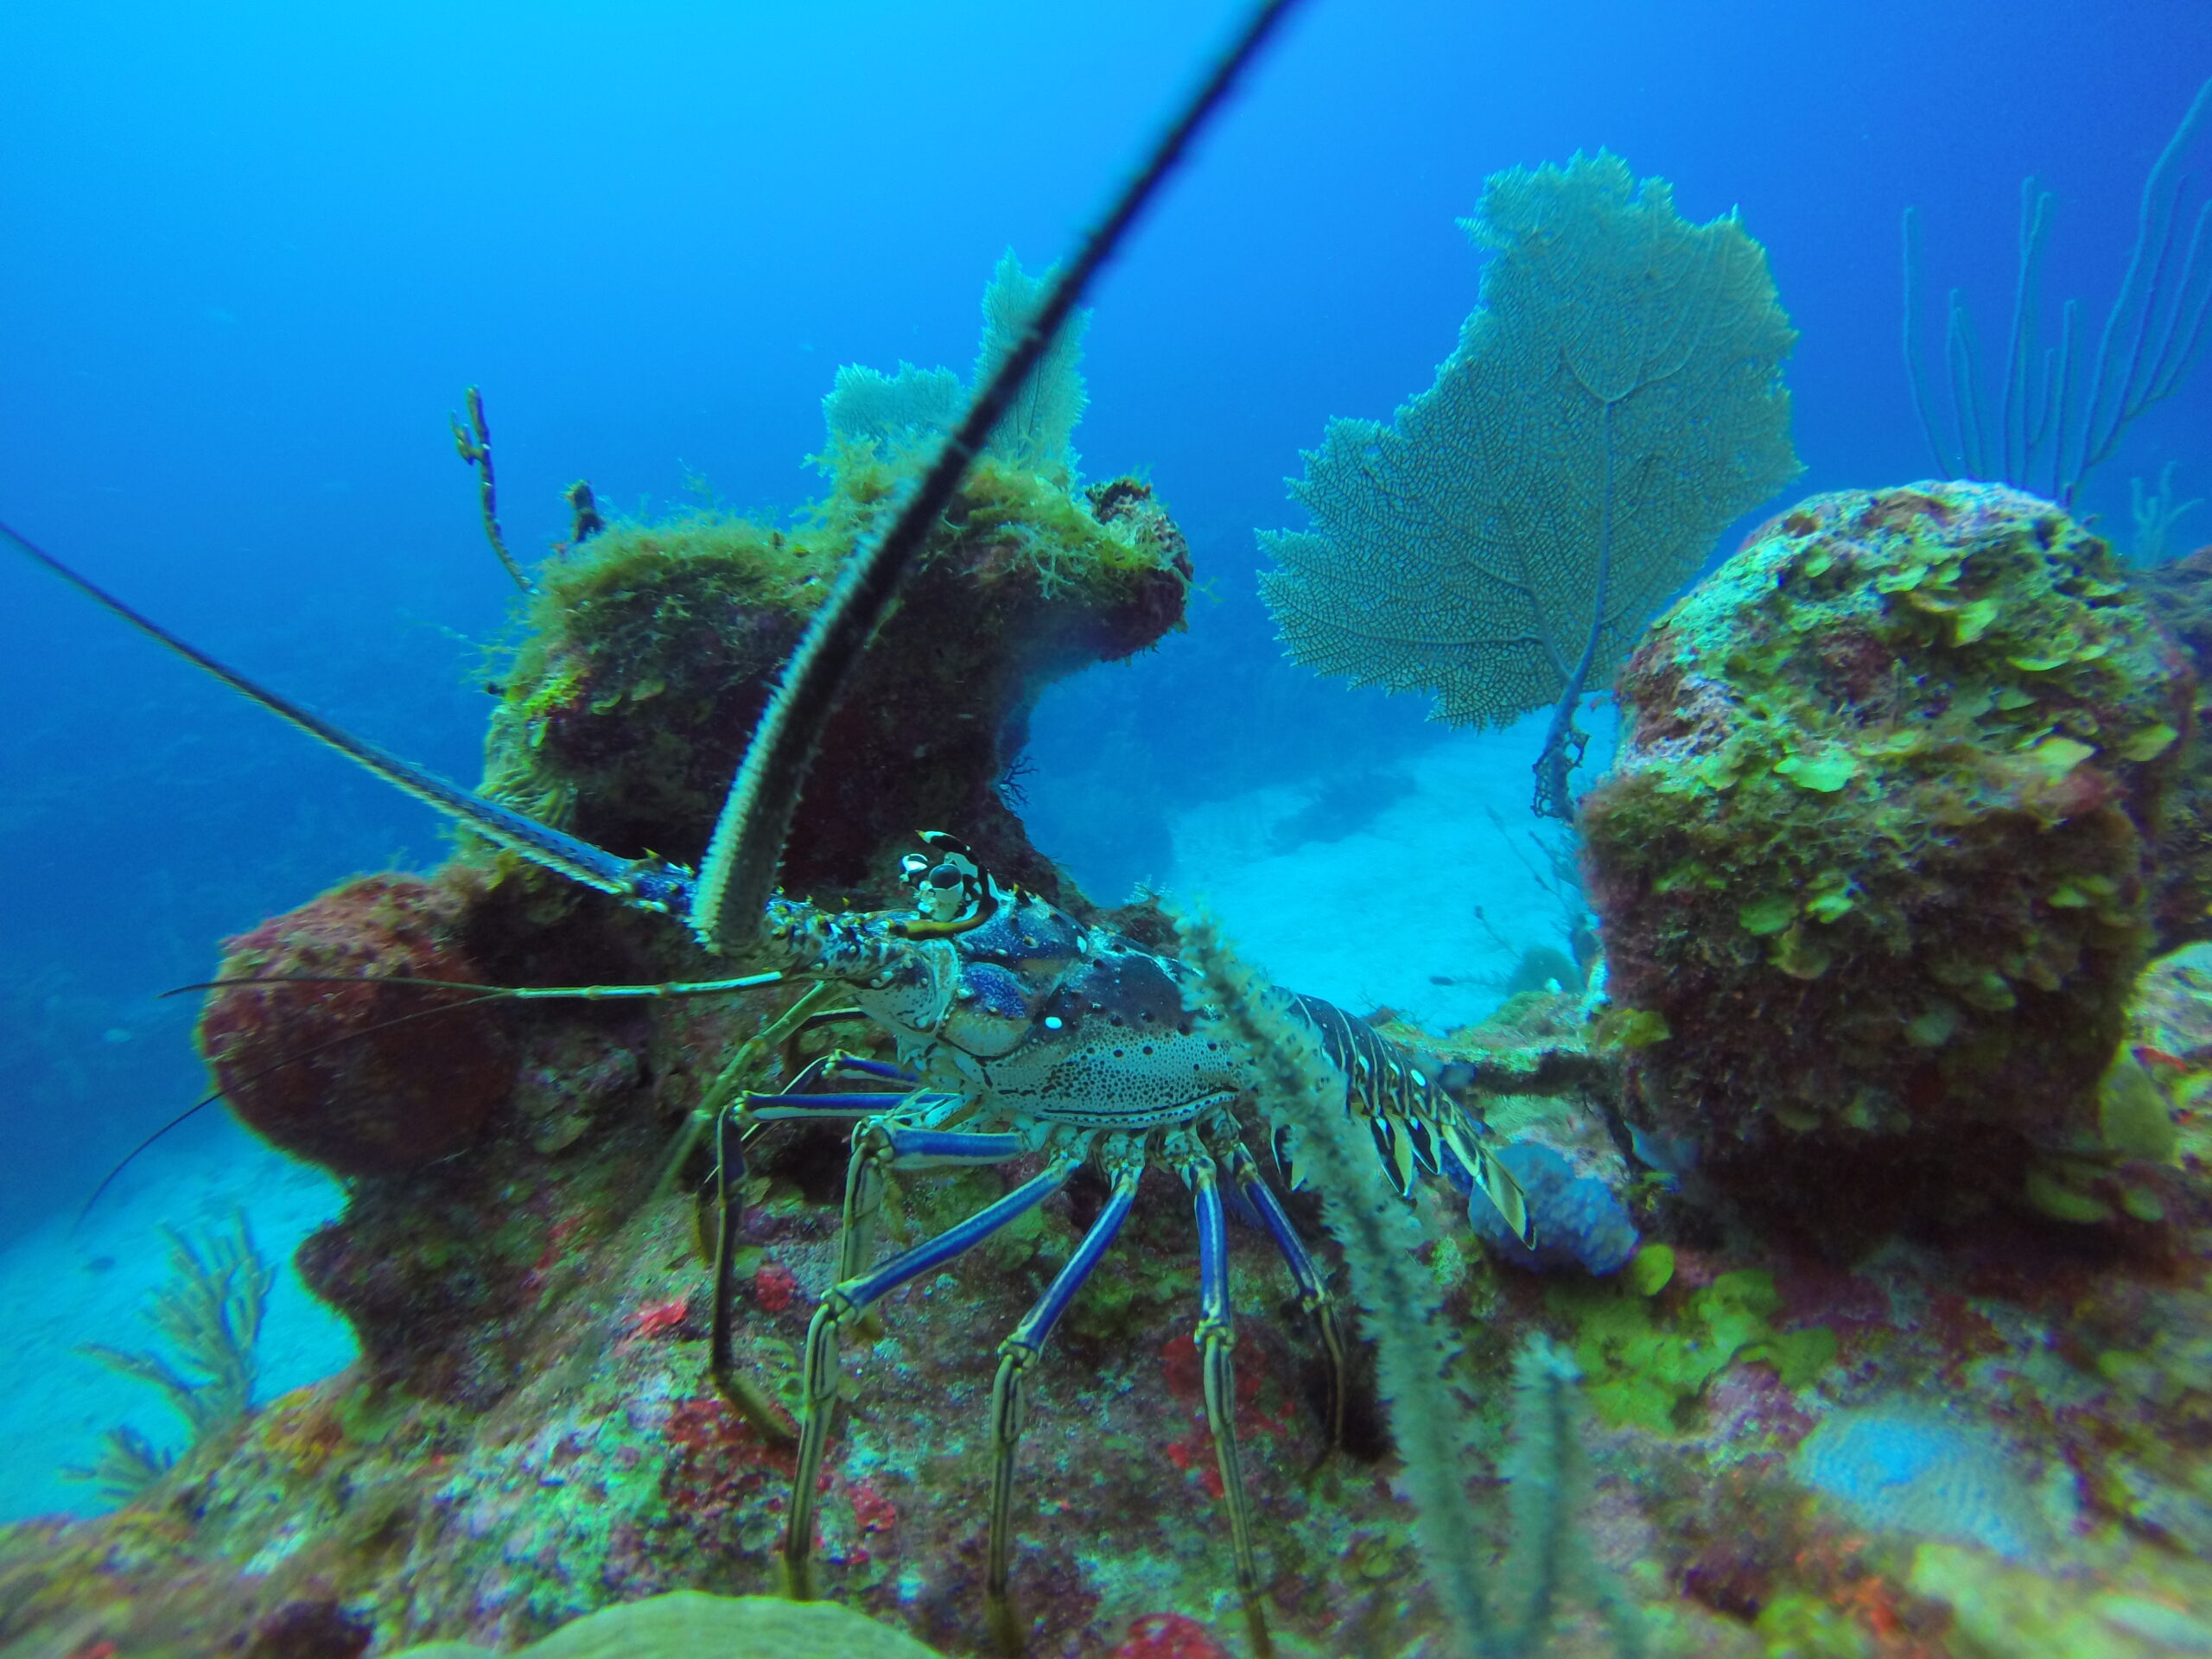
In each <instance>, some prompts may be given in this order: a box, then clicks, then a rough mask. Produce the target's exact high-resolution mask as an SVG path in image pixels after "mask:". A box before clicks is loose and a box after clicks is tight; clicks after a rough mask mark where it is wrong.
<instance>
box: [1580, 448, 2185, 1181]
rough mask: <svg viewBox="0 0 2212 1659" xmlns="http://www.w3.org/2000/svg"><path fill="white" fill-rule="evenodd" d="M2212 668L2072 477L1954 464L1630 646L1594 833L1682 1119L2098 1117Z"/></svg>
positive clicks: (2027, 1124)
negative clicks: (2159, 843)
mask: <svg viewBox="0 0 2212 1659" xmlns="http://www.w3.org/2000/svg"><path fill="white" fill-rule="evenodd" d="M2193 691H2194V683H2193V677H2192V675H2191V673H2190V670H2189V668H2188V667H2187V665H2186V664H2185V662H2184V661H2183V658H2181V657H2180V655H2179V653H2178V652H2176V651H2175V650H2174V648H2173V647H2172V646H2171V645H2170V644H2169V643H2168V642H2167V640H2166V639H2165V638H2164V636H2163V635H2162V634H2161V633H2160V632H2159V631H2158V628H2157V627H2156V626H2154V625H2153V624H2152V620H2151V619H2150V617H2149V616H2148V614H2147V613H2145V610H2144V609H2143V607H2141V606H2140V605H2139V603H2138V602H2137V601H2136V600H2135V599H2134V597H2133V594H2131V592H2130V590H2129V588H2128V586H2127V584H2126V581H2125V580H2124V578H2123V575H2122V573H2121V571H2120V568H2119V566H2118V564H2117V563H2116V561H2115V560H2114V559H2113V556H2112V554H2111V552H2110V550H2109V549H2107V546H2106V545H2105V543H2103V542H2101V541H2100V540H2099V539H2098V538H2097V537H2094V536H2092V535H2090V534H2088V532H2087V531H2084V530H2083V529H2082V527H2081V526H2080V525H2078V524H2075V522H2074V521H2073V520H2072V519H2071V518H2069V517H2068V516H2067V515H2066V514H2065V512H2063V511H2062V510H2061V509H2059V508H2058V507H2056V506H2054V505H2051V504H2050V503H2049V502H2045V501H2042V500H2038V499H2036V498H2034V497H2032V496H2028V495H2024V494H2022V493H2019V492H2018V491H2015V490H2011V489H2007V488H2004V487H2002V486H1995V485H1986V484H1974V483H1946V482H1924V483H1920V484H1915V485H1912V486H1908V487H1906V488H1904V489H1891V490H1854V491H1840V492H1837V493H1832V494H1827V495H1818V496H1814V497H1812V498H1810V499H1807V500H1805V501H1802V502H1801V503H1799V504H1798V505H1796V506H1795V507H1793V508H1791V509H1790V510H1789V511H1788V512H1784V513H1783V514H1780V515H1778V516H1777V518H1773V519H1771V520H1770V521H1769V522H1768V523H1767V524H1764V525H1762V526H1761V527H1760V528H1759V529H1758V531H1754V532H1753V533H1752V535H1751V537H1750V538H1749V539H1748V540H1747V541H1746V542H1745V544H1744V546H1743V547H1742V548H1741V549H1740V550H1738V552H1737V553H1736V554H1735V555H1734V556H1732V557H1731V558H1730V559H1728V560H1727V561H1726V563H1724V564H1723V565H1722V566H1721V567H1720V568H1719V569H1718V570H1716V571H1715V572H1714V573H1713V575H1710V576H1709V577H1707V579H1706V580H1705V581H1704V582H1701V583H1700V584H1699V585H1698V587H1697V588H1694V589H1693V590H1692V591H1691V592H1690V594H1688V595H1687V596H1686V597H1685V598H1683V599H1682V600H1681V601H1679V602H1678V603H1677V604H1676V605H1675V607H1673V608H1672V609H1671V610H1669V612H1668V613H1666V614H1665V615H1663V616H1662V618H1661V619H1660V620H1659V621H1658V622H1656V624H1655V625H1654V626H1653V627H1652V629H1651V631H1650V632H1649V635H1648V636H1647V637H1646V639H1644V641H1643V645H1641V646H1640V647H1639V649H1638V650H1637V652H1636V653H1635V655H1634V656H1633V658H1631V659H1630V663H1629V664H1628V666H1627V668H1626V669H1625V670H1624V671H1623V674H1622V677H1621V681H1620V685H1619V695H1620V700H1621V704H1622V708H1623V711H1624V721H1625V728H1626V729H1625V735H1624V741H1623V745H1622V749H1621V754H1620V759H1619V763H1618V767H1617V769H1616V771H1615V772H1614V773H1613V775H1612V776H1611V778H1609V779H1607V780H1606V781H1605V783H1604V784H1603V785H1600V787H1599V789H1597V790H1596V791H1593V792H1592V795H1591V796H1590V797H1589V798H1588V799H1587V800H1586V802H1585V804H1584V806H1583V810H1582V829H1583V834H1584V838H1585V842H1586V849H1587V852H1586V859H1587V875H1588V879H1589V884H1590V890H1591V895H1592V902H1593V904H1594V906H1595V908H1596V909H1597V911H1598V912H1599V917H1600V918H1601V921H1602V925H1603V929H1604V934H1605V948H1606V955H1607V958H1608V961H1609V963H1610V965H1611V976H1612V978H1611V985H1612V994H1613V997H1614V1000H1615V1002H1616V1004H1617V1005H1618V1006H1619V1007H1624V1008H1626V1009H1629V1010H1630V1011H1633V1012H1635V1013H1637V1014H1644V1015H1648V1016H1650V1018H1649V1019H1648V1020H1645V1021H1644V1022H1643V1028H1644V1029H1646V1030H1648V1031H1649V1032H1651V1033H1661V1032H1663V1033H1665V1034H1664V1036H1663V1037H1662V1038H1661V1039H1659V1040H1656V1041H1654V1042H1651V1043H1650V1044H1649V1046H1646V1047H1643V1048H1642V1049H1640V1050H1639V1051H1638V1058H1637V1069H1638V1071H1639V1073H1640V1077H1639V1081H1640V1083H1641V1084H1642V1093H1643V1097H1644V1100H1645V1104H1646V1109H1647V1113H1648V1116H1649V1120H1650V1121H1649V1124H1648V1127H1649V1128H1653V1129H1655V1130H1656V1131H1659V1132H1664V1133H1668V1134H1689V1135H1697V1136H1699V1137H1700V1138H1701V1139H1703V1140H1704V1141H1706V1142H1707V1145H1708V1146H1710V1147H1713V1148H1714V1149H1715V1150H1716V1151H1717V1152H1719V1154H1722V1155H1723V1157H1724V1158H1725V1157H1726V1155H1727V1154H1728V1153H1729V1151H1730V1149H1731V1148H1737V1149H1743V1148H1746V1147H1753V1148H1755V1147H1762V1146H1770V1145H1771V1144H1772V1143H1773V1141H1775V1140H1776V1138H1777V1137H1781V1138H1783V1139H1792V1138H1794V1139H1797V1140H1800V1141H1802V1140H1803V1139H1804V1138H1806V1137H1813V1138H1814V1139H1815V1140H1822V1139H1826V1140H1833V1139H1834V1138H1836V1137H1844V1138H1847V1139H1864V1138H1866V1137H1889V1136H1910V1137H1914V1138H1916V1139H1917V1140H1919V1141H1922V1142H1923V1143H1927V1142H1929V1141H1934V1142H1937V1143H1940V1142H1942V1141H1945V1140H1946V1139H1947V1138H1948V1137H1960V1138H1961V1141H1960V1143H1961V1145H1963V1144H1966V1143H1967V1141H1969V1140H1971V1139H1972V1138H1973V1137H1974V1136H1975V1135H1980V1136H1982V1137H1983V1138H1984V1139H1986V1130H1987V1129H1988V1128H1989V1127H1991V1126H1993V1125H1994V1126H1998V1127H2001V1128H2007V1129H2012V1130H2017V1131H2018V1133H2019V1134H2020V1135H2022V1136H2023V1137H2024V1138H2025V1139H2027V1140H2029V1141H2037V1142H2045V1141H2053V1140H2057V1139H2063V1138H2065V1137H2067V1136H2068V1135H2070V1134H2072V1133H2074V1132H2075V1130H2076V1129H2078V1128H2079V1127H2080V1126H2081V1125H2082V1122H2084V1121H2085V1120H2087V1119H2089V1118H2090V1117H2092V1116H2093V1115H2094V1109H2095V1099H2096V1084H2097V1080H2098V1078H2099V1077H2100V1075H2101V1072H2102V1071H2103V1070H2104V1068H2105V1066H2106V1065H2107V1061H2108V1060H2109V1059H2110V1058H2111V1056H2112V1053H2113V1046H2114V1045H2115V1043H2116V1042H2117V1040H2118V1039H2119V1036H2120V1027H2121V1020H2122V1014H2123V1007H2124V1001H2125V998H2126V993H2127V989H2128V986H2129V984H2130V982H2131V981H2132V979H2133V975H2134V972H2135V969H2137V967H2138V966H2139V964H2140V963H2141V961H2142V959H2143V957H2144V953H2145V944H2146V939H2147V929H2146V925H2145V924H2146V902H2145V891H2146V888H2145V861H2146V845H2147V842H2148V837H2149V836H2150V835H2151V834H2152V833H2153V831H2154V829H2155V826H2156V823H2157V822H2158V814H2159V810H2160V804H2161V795H2162V791H2163V790H2164V785H2165V780H2166V778H2167V775H2168V772H2169V771H2170V769H2171V766H2172V765H2173V763H2174V760H2175V757H2176V755H2177V753H2178V752H2179V751H2180V749H2181V747H2182V746H2183V741H2184V740H2185V734H2187V733H2188V731H2189V728H2190V719H2191V715H2190V709H2191V703H2192V697H2193Z"/></svg>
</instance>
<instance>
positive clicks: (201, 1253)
mask: <svg viewBox="0 0 2212 1659" xmlns="http://www.w3.org/2000/svg"><path fill="white" fill-rule="evenodd" d="M162 1231H163V1232H165V1233H167V1234H168V1241H169V1268H170V1272H169V1279H168V1283H167V1284H165V1285H164V1286H162V1288H161V1289H160V1290H159V1291H158V1292H157V1293H156V1295H155V1298H154V1301H153V1305H152V1306H151V1307H150V1308H149V1310H148V1318H149V1319H150V1320H151V1321H152V1323H153V1325H154V1328H155V1329H156V1331H158V1332H161V1334H162V1336H164V1337H166V1338H168V1344H169V1347H170V1350H171V1353H172V1354H173V1356H174V1357H170V1356H165V1355H162V1354H161V1353H157V1352H152V1351H144V1350H130V1349H122V1348H110V1347H107V1346H105V1345H104V1344H88V1345H86V1347H85V1348H83V1349H82V1350H80V1351H81V1352H83V1353H85V1354H87V1355H89V1356H90V1357H92V1358H93V1359H96V1360H98V1361H99V1363H101V1364H103V1365H105V1366H106V1367H108V1368H109V1369H110V1370H114V1371H119V1372H121V1373H122V1374H123V1375H124V1376H130V1377H136V1378H137V1379H138V1380H139V1381H140V1382H142V1383H152V1384H153V1385H154V1386H155V1387H156V1388H157V1389H161V1391H162V1393H163V1394H164V1395H167V1396H168V1402H169V1404H170V1405H172V1406H173V1407H175V1408H176V1411H177V1414H178V1415H180V1416H181V1417H182V1418H183V1419H184V1421H185V1423H186V1425H187V1426H188V1427H189V1428H190V1430H191V1433H192V1440H193V1443H194V1445H197V1444H199V1443H200V1441H201V1440H206V1439H207V1437H208V1436H209V1435H210V1434H212V1433H215V1432H217V1431H218V1430H219V1429H220V1428H222V1427H223V1426H224V1425H225V1424H226V1423H230V1422H232V1421H236V1420H237V1419H238V1418H240V1417H243V1416H244V1415H245V1414H246V1412H247V1411H249V1410H250V1409H251V1408H252V1405H253V1387H254V1381H255V1378H256V1376H257V1370H258V1368H257V1363H256V1361H255V1357H254V1345H255V1344H256V1343H257V1342H258V1341H259V1339H260V1337H261V1317H262V1313H263V1311H264V1308H265V1307H266V1306H267V1305H268V1300H269V1287H270V1285H271V1284H272V1283H273V1282H274V1281H275V1279H276V1270H275V1269H274V1268H271V1267H270V1265H269V1263H268V1262H266V1261H264V1259H263V1257H262V1255H261V1252H260V1250H259V1249H257V1248H256V1247H255V1245H254V1242H253V1234H252V1232H251V1230H250V1229H249V1228H248V1227H247V1225H246V1218H245V1211H242V1210H241V1211H238V1212H236V1213H235V1214H234V1215H233V1216H232V1218H231V1226H230V1230H228V1231H227V1232H210V1233H208V1234H207V1236H205V1237H204V1238H202V1239H200V1241H199V1242H198V1243H194V1241H193V1240H192V1239H190V1238H188V1237H187V1236H185V1235H184V1234H183V1233H181V1232H180V1231H178V1230H176V1229H175V1228H173V1227H165V1228H163V1229H162ZM168 1464H169V1459H168V1457H167V1456H166V1455H164V1454H163V1453H162V1452H159V1451H158V1450H157V1449H156V1447H155V1446H154V1445H153V1443H152V1442H151V1441H150V1440H148V1439H147V1438H146V1437H145V1436H144V1435H143V1434H141V1433H138V1432H137V1430H135V1429H133V1428H130V1427H127V1426H126V1427H121V1428H118V1429H114V1430H111V1431H110V1433H109V1434H108V1450H107V1452H106V1453H105V1455H104V1456H103V1457H102V1458H101V1459H100V1461H99V1464H97V1465H94V1466H93V1467H92V1468H91V1469H80V1470H73V1471H70V1472H71V1473H73V1474H74V1475H77V1476H79V1478H83V1479H87V1480H97V1481H99V1483H100V1484H101V1486H102V1489H103V1490H104V1491H107V1492H109V1493H110V1495H111V1496H115V1497H126V1496H128V1495H129V1494H130V1493H131V1492H134V1491H137V1490H138V1489H139V1488H140V1487H143V1485H145V1484H147V1483H148V1482H149V1481H151V1480H153V1479H155V1478H157V1477H158V1476H160V1475H161V1474H162V1472H163V1471H165V1470H166V1469H167V1468H168Z"/></svg>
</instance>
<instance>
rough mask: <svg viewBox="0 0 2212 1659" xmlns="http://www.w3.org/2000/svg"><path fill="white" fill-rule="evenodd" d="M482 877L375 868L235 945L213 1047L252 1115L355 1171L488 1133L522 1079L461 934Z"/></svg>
mask: <svg viewBox="0 0 2212 1659" xmlns="http://www.w3.org/2000/svg"><path fill="white" fill-rule="evenodd" d="M476 896H477V894H476V887H475V885H474V877H472V876H471V875H470V874H469V873H468V872H467V870H466V869H465V868H462V867H459V866H454V867H449V868H448V870H446V871H444V872H442V873H441V874H439V875H438V876H436V877H435V878H432V879H429V880H424V879H423V878H422V877H419V876H412V875H371V876H364V877H361V878H360V879H359V880H354V881H349V882H347V883H346V884H345V885H344V886H343V887H337V888H334V889H333V890H332V891H331V892H329V893H325V894H323V895H322V896H321V898H319V899H314V900H312V901H310V902H309V903H308V904H305V905H302V906H300V907H299V908H298V909H297V910H293V911H288V912H285V913H284V914H283V915H282V916H277V917H273V918H270V920H268V921H266V922H264V923H263V924H262V925H260V926H259V927H257V928H255V929H254V930H253V931H251V932H250V933H245V934H242V935H240V936H239V937H238V938H234V939H232V940H230V941H229V942H228V946H227V949H226V953H225V956H224V958H223V965H222V968H221V970H220V972H219V976H218V977H219V979H222V980H225V981H232V982H235V981H263V982H266V983H261V984H239V983H230V984H226V985H223V986H221V987H219V988H217V989H216V990H215V991H213V993H212V994H211V995H209V997H208V999H207V1005H206V1007H204V1008H203V1009H202V1010H201V1013H200V1028H199V1037H200V1048H201V1051H202V1052H204V1053H205V1054H206V1055H207V1061H208V1064H209V1065H211V1066H212V1067H213V1069H214V1073H215V1078H216V1081H217V1083H218V1084H219V1085H220V1087H221V1089H222V1091H223V1097H224V1099H225V1100H226V1101H227V1102H229V1103H230V1106H231V1109H232V1111H234V1112H236V1113H237V1114H238V1117H239V1119H240V1120H241V1121H242V1122H245V1124H246V1126H247V1127H248V1128H251V1129H253V1130H254V1131H255V1132H256V1133H257V1134H258V1135H261V1136H262V1137H263V1138H264V1139H265V1140H267V1141H270V1143H271V1144H273V1145H275V1146H277V1147H282V1148H283V1150H284V1151H286V1152H289V1153H291V1154H294V1155H295V1156H296V1157H300V1158H304V1159H307V1160H309V1161H311V1162H314V1163H317V1164H321V1166H324V1167H325V1168H326V1169H328V1170H330V1171H332V1172H333V1173H336V1174H340V1175H348V1176H359V1175H389V1174H397V1173H401V1172H404V1171H405V1170H409V1169H413V1168H416V1167H419V1166H422V1165H423V1164H427V1163H429V1162H431V1161H433V1160H436V1159H439V1158H442V1157H444V1156H446V1155H447V1154H449V1153H452V1152H454V1151H456V1150H458V1149H459V1148H461V1147H463V1146H466V1145H467V1143H468V1142H469V1141H471V1140H473V1139H474V1137H475V1135H476V1134H477V1132H478V1131H479V1130H480V1128H482V1127H483V1125H484V1122H485V1120H486V1118H487V1117H488V1116H490V1115H491V1112H492V1110H493V1108H494V1107H495V1106H496V1105H497V1104H498V1103H499V1102H500V1101H501V1100H503V1099H505V1096H506V1095H507V1093H508V1090H510V1089H511V1087H512V1084H513V1082H514V1073H515V1060H514V1056H513V1054H512V1051H511V1050H510V1048H509V1046H508V1045H507V1042H506V1039H505V1035H504V1033H503V1032H502V1030H501V1027H500V1024H499V1020H498V1019H497V1017H496V1016H495V1015H494V1014H493V1013H492V1012H491V1010H490V1009H488V1008H487V1007H484V1006H482V1005H481V1004H480V1003H478V1004H474V1005H470V1004H468V1003H467V1001H466V994H465V993H456V992H442V991H439V990H436V989H435V988H424V987H422V986H416V985H399V984H394V983H391V981H393V980H395V979H409V980H426V979H427V980H442V981H449V982H462V983H470V984H480V983H481V982H482V981H483V978H484V976H483V974H482V973H481V972H480V970H479V969H478V968H477V965H476V963H475V962H474V960H473V959H472V958H471V957H470V956H469V955H468V953H467V950H466V949H465V948H464V947H463V944H462V943H461V927H462V921H463V918H464V916H465V913H466V912H467V909H468V907H469V906H470V905H471V903H472V902H473V901H474V899H475V897H476Z"/></svg>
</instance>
